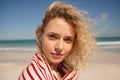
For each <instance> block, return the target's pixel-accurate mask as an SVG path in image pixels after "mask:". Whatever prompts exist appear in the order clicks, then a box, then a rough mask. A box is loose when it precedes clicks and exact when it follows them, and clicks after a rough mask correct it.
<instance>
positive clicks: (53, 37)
mask: <svg viewBox="0 0 120 80" xmlns="http://www.w3.org/2000/svg"><path fill="white" fill-rule="evenodd" d="M48 38H49V39H51V40H55V39H57V37H56V36H55V35H52V34H50V35H48Z"/></svg>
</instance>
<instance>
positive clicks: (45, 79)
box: [18, 54, 77, 80]
mask: <svg viewBox="0 0 120 80" xmlns="http://www.w3.org/2000/svg"><path fill="white" fill-rule="evenodd" d="M76 78H77V77H76V72H75V71H71V72H68V73H67V74H66V75H65V76H64V77H63V78H62V80H76ZM18 80H59V79H58V78H57V76H56V74H55V73H53V72H52V70H51V68H50V65H49V64H48V63H47V62H46V61H44V60H43V58H42V56H41V55H40V54H35V55H34V56H33V58H32V61H31V63H30V64H29V65H28V66H27V67H26V68H25V69H24V70H23V71H22V73H21V75H20V76H19V78H18Z"/></svg>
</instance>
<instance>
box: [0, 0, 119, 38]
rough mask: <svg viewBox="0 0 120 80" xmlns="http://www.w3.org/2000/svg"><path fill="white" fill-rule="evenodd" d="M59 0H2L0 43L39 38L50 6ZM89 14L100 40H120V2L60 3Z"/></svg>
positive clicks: (84, 0) (71, 0) (79, 0)
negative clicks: (96, 22) (39, 32)
mask: <svg viewBox="0 0 120 80" xmlns="http://www.w3.org/2000/svg"><path fill="white" fill-rule="evenodd" d="M53 1H56V0H0V40H14V39H15V40H16V39H35V30H36V28H37V26H38V25H40V24H41V22H42V19H43V17H44V13H45V11H46V9H47V8H48V6H49V5H50V4H51V3H52V2H53ZM59 1H64V2H67V3H70V4H71V5H73V6H75V7H77V8H78V9H80V10H85V11H87V12H88V16H89V17H90V18H92V19H94V20H96V19H98V21H100V20H102V21H101V22H100V23H101V24H98V25H96V26H95V29H96V31H97V30H98V32H100V33H99V34H98V35H97V37H120V16H119V15H120V0H59Z"/></svg>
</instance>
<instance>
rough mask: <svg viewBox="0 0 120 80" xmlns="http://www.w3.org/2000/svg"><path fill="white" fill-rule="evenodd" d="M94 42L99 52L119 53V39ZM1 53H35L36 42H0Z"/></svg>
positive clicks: (102, 39) (101, 39) (110, 38)
mask: <svg viewBox="0 0 120 80" xmlns="http://www.w3.org/2000/svg"><path fill="white" fill-rule="evenodd" d="M96 40H97V44H98V46H99V47H100V49H101V50H109V51H117V52H118V53H120V37H115V38H113V37H107V38H97V39H96ZM1 51H36V40H35V39H33V40H1V41H0V52H1Z"/></svg>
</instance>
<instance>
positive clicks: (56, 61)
mask: <svg viewBox="0 0 120 80" xmlns="http://www.w3.org/2000/svg"><path fill="white" fill-rule="evenodd" d="M62 61H63V60H52V61H51V63H53V64H59V63H61V62H62Z"/></svg>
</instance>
